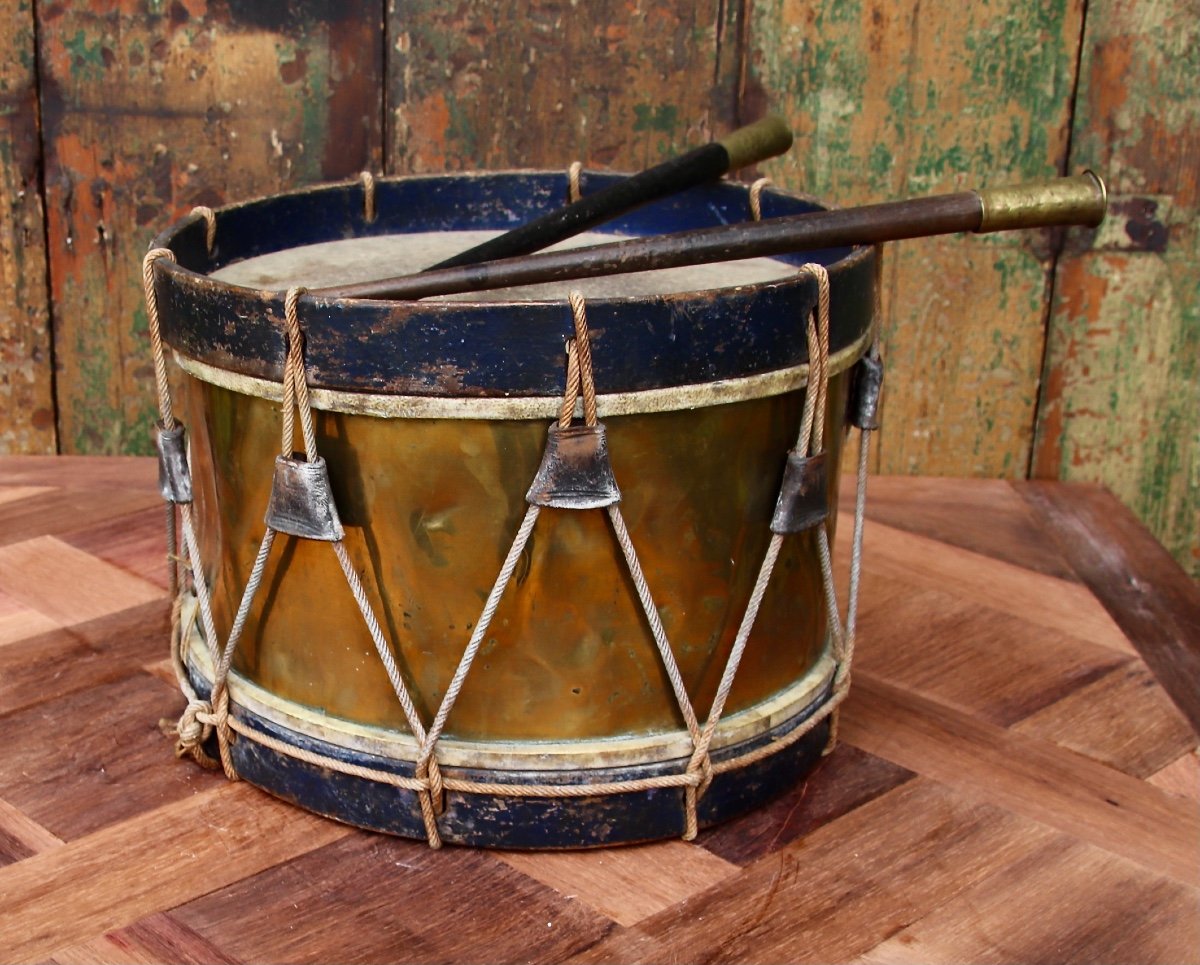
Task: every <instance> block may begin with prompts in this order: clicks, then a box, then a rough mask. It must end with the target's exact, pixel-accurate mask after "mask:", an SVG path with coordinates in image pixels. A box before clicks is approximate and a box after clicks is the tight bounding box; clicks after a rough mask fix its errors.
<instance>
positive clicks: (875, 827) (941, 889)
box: [575, 780, 1053, 962]
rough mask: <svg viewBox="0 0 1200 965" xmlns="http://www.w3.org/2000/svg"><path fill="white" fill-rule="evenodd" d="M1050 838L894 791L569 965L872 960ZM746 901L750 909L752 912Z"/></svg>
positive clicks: (979, 812)
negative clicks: (933, 912)
mask: <svg viewBox="0 0 1200 965" xmlns="http://www.w3.org/2000/svg"><path fill="white" fill-rule="evenodd" d="M1052 838H1053V833H1052V832H1050V831H1048V830H1046V829H1042V828H1038V827H1036V826H1034V825H1032V824H1031V823H1030V822H1028V821H1025V820H1023V819H1022V818H1019V817H1017V816H1016V815H1014V814H1012V813H1010V812H1004V811H1001V810H999V809H996V808H993V807H992V806H990V805H986V804H979V803H977V802H974V801H971V800H969V799H967V798H965V797H961V796H959V795H957V794H956V793H954V792H953V791H950V790H948V789H946V788H944V787H941V786H938V785H935V784H933V783H932V782H929V781H924V780H916V781H911V782H909V783H907V784H905V785H903V786H901V787H899V788H897V789H895V790H893V791H889V792H888V793H887V794H884V795H882V796H880V797H878V798H876V799H875V800H873V801H871V802H870V803H868V804H865V805H863V806H862V807H860V808H857V809H856V810H854V811H852V812H851V813H850V814H847V815H845V816H844V817H842V818H840V819H838V820H836V821H833V822H831V823H830V824H827V825H825V826H824V827H822V828H820V829H819V830H817V831H815V832H814V833H813V834H811V835H808V836H806V837H804V838H802V839H799V840H797V841H793V842H792V843H790V844H789V845H787V846H786V847H784V848H781V849H780V850H779V851H777V852H775V853H773V854H770V855H767V856H765V857H763V858H761V859H759V860H758V861H756V862H754V863H753V864H751V865H750V866H749V867H747V868H746V869H745V870H744V871H743V872H742V873H741V874H740V875H738V876H737V877H736V878H733V879H730V881H728V882H727V883H726V884H725V885H723V886H719V887H717V888H714V889H711V890H710V891H708V892H707V893H706V894H705V895H704V896H703V912H702V913H701V912H699V911H698V910H697V908H696V906H695V905H694V904H693V903H691V902H689V903H688V904H687V905H685V906H676V907H674V908H671V909H668V910H667V911H664V912H661V913H660V914H658V915H656V916H654V917H653V918H650V919H648V920H646V921H644V922H642V923H641V924H639V925H637V926H635V927H633V928H629V929H624V930H622V931H620V932H614V933H613V934H612V935H611V936H610V937H609V938H608V939H606V940H605V941H604V942H601V943H599V944H598V945H596V946H594V947H592V948H590V949H588V951H587V952H585V953H584V954H582V955H580V956H578V957H577V958H576V959H575V961H581V962H603V961H637V962H678V961H694V962H726V961H759V962H761V961H771V962H784V961H786V962H827V961H831V960H833V959H845V958H847V957H853V956H854V955H856V954H860V953H862V952H865V951H867V950H868V949H870V948H872V947H874V946H875V945H876V944H878V943H879V942H881V941H883V940H884V939H885V938H886V937H888V936H889V935H892V934H894V933H895V932H896V931H897V930H899V929H900V928H902V927H904V926H905V925H906V924H908V923H910V922H912V921H914V920H918V919H920V918H922V917H923V916H924V915H925V914H927V913H928V912H929V911H930V909H932V908H936V907H938V906H939V905H941V904H943V903H945V902H946V901H947V900H949V899H950V898H951V897H953V896H954V895H956V894H958V893H960V892H961V891H962V890H964V889H965V888H968V887H970V886H971V885H972V884H974V883H975V882H977V881H980V880H982V879H986V878H987V877H988V876H990V875H991V874H993V873H995V872H996V870H997V869H999V868H1001V867H1004V866H1005V865H1006V864H1008V863H1011V862H1015V861H1019V860H1021V859H1022V858H1024V857H1027V856H1028V855H1030V854H1035V853H1036V852H1037V851H1038V850H1040V849H1041V848H1043V847H1044V846H1045V844H1046V842H1047V841H1050V840H1052ZM750 895H754V896H756V897H755V899H754V900H747V897H748V896H750Z"/></svg>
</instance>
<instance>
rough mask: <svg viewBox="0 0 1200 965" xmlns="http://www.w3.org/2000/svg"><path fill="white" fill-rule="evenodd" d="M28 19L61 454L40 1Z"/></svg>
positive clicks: (58, 437) (50, 359) (53, 404)
mask: <svg viewBox="0 0 1200 965" xmlns="http://www.w3.org/2000/svg"><path fill="white" fill-rule="evenodd" d="M29 16H30V22H31V24H32V27H33V88H34V89H33V93H34V97H33V111H34V118H33V123H34V128H35V130H36V131H37V148H36V152H37V153H36V159H35V161H34V179H35V181H36V183H37V195H38V205H39V207H40V208H41V228H42V251H43V258H44V259H45V270H44V272H43V274H42V287H43V289H44V291H43V294H44V295H45V298H46V336H47V338H46V344H47V352H46V354H47V359H46V364H47V367H48V369H49V373H48V377H49V380H50V386H49V388H50V409H51V412H52V414H53V417H54V428H53V433H54V453H55V455H59V456H61V455H62V451H63V446H62V409H61V406H60V405H59V399H58V325H57V323H56V321H55V305H54V286H53V283H52V280H51V276H50V272H51V270H52V269H53V259H52V258H51V255H50V211H49V208H50V206H49V204H48V198H47V195H46V128H45V126H44V125H43V123H42V90H43V84H42V30H41V20H40V17H41V4H40V3H36V2H35V3H31V4H30V9H29Z"/></svg>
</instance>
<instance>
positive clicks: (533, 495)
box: [525, 422, 621, 509]
mask: <svg viewBox="0 0 1200 965" xmlns="http://www.w3.org/2000/svg"><path fill="white" fill-rule="evenodd" d="M525 499H526V501H527V502H529V503H532V504H533V505H535V506H553V507H554V508H555V509H602V508H603V507H605V506H611V505H613V504H614V503H619V502H620V501H621V491H620V490H619V489H618V488H617V480H616V478H615V477H614V476H613V471H612V462H611V460H610V459H609V457H608V439H607V437H606V436H605V434H604V425H603V424H600V425H594V426H570V427H568V428H566V429H563V428H561V427H560V426H559V425H558V423H557V422H556V423H554V424H553V425H551V426H550V434H549V436H548V438H547V439H546V451H545V452H544V453H542V464H541V465H540V466H539V467H538V471H537V475H536V476H534V477H533V485H531V486H530V487H529V492H528V493H526V494H525Z"/></svg>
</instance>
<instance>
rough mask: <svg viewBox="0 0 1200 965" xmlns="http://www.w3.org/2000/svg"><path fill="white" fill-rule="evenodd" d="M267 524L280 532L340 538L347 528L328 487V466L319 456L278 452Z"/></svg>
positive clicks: (328, 540)
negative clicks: (282, 454) (280, 453)
mask: <svg viewBox="0 0 1200 965" xmlns="http://www.w3.org/2000/svg"><path fill="white" fill-rule="evenodd" d="M267 525H268V526H270V527H271V529H273V530H275V531H276V532H277V533H286V534H288V535H289V536H300V537H303V538H304V539H320V540H325V541H327V542H330V543H334V542H337V541H338V540H340V539H341V538H342V537H343V536H345V535H346V534H345V531H344V530H343V529H342V521H341V519H340V518H339V517H338V511H337V506H336V505H334V502H333V493H332V491H331V490H330V488H329V469H328V467H327V466H326V465H325V460H324V459H322V458H321V457H320V456H318V457H317V458H316V459H314V460H313V461H312V462H309V461H308V460H306V459H304V458H303V457H301V456H299V455H293V456H276V457H275V478H274V480H273V481H272V483H271V500H270V502H269V503H268V504H267Z"/></svg>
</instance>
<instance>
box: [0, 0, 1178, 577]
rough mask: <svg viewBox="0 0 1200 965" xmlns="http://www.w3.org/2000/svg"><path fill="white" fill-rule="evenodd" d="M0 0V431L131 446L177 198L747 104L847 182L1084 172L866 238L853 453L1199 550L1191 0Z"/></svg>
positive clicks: (427, 160) (469, 164) (682, 137)
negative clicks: (873, 450)
mask: <svg viewBox="0 0 1200 965" xmlns="http://www.w3.org/2000/svg"><path fill="white" fill-rule="evenodd" d="M0 12H3V14H4V17H5V21H6V22H7V23H11V24H13V29H11V30H8V31H0V53H2V54H4V55H5V56H4V59H3V62H0V133H2V134H3V139H2V140H0V185H2V186H3V188H4V190H5V200H6V203H5V205H4V207H3V208H2V209H0V218H2V219H3V224H0V230H2V232H3V233H2V234H0V285H2V286H3V288H4V289H5V291H9V290H11V291H13V292H14V293H15V297H10V298H6V299H5V300H4V301H3V303H0V345H3V348H4V356H3V366H2V376H0V378H2V381H0V392H2V393H3V394H4V396H5V399H6V402H7V403H8V405H7V409H6V411H5V412H4V413H3V414H2V415H0V450H10V451H52V450H53V449H54V448H55V446H58V447H59V448H61V449H62V450H63V451H68V452H111V451H146V450H147V448H148V433H147V428H148V426H149V425H150V421H151V413H152V404H151V391H150V382H151V380H150V377H149V371H148V368H147V365H146V361H145V346H144V328H145V319H144V316H143V314H142V308H141V298H140V293H139V287H138V282H137V266H138V260H139V258H140V255H141V252H142V251H143V250H144V247H145V244H146V242H147V240H148V239H149V237H150V236H151V234H152V232H153V231H154V230H155V229H157V228H160V227H162V226H163V225H165V224H166V223H168V222H169V221H170V220H171V219H172V218H174V217H176V216H178V215H179V214H181V213H183V212H185V211H187V210H188V209H189V208H190V207H191V206H192V205H193V204H196V203H209V204H212V203H220V202H222V201H225V200H232V199H234V198H240V197H245V196H248V195H253V194H260V193H266V192H271V191H276V190H280V189H282V188H285V187H288V186H291V185H297V184H302V183H307V182H312V181H318V180H327V179H332V178H341V177H345V176H348V175H352V174H353V173H354V172H356V171H358V170H360V169H362V168H370V169H373V170H376V171H378V170H384V171H386V172H388V173H405V172H421V171H438V170H448V169H450V170H453V169H465V168H500V167H513V166H559V165H564V164H566V163H567V162H568V161H570V160H572V159H575V158H579V159H581V160H583V161H584V162H585V163H587V164H589V165H592V166H608V167H613V168H618V169H626V170H628V169H633V168H637V167H640V166H643V165H646V164H649V163H652V162H654V161H656V160H659V159H661V158H662V157H664V156H666V155H668V154H670V153H672V152H674V151H677V150H679V149H682V148H684V147H687V146H690V145H693V144H696V143H699V142H702V141H705V140H708V139H709V138H710V137H712V136H713V135H714V134H716V133H719V132H721V131H724V130H727V129H729V128H730V127H732V126H733V125H735V124H736V123H737V122H738V121H744V120H749V119H753V118H754V117H756V116H758V115H759V114H761V113H762V112H764V111H766V110H768V109H769V110H774V111H778V112H780V113H782V114H784V116H785V117H787V118H788V119H789V120H790V121H791V123H792V124H793V127H794V129H795V131H796V134H797V145H796V147H795V148H794V149H793V151H792V153H791V154H790V155H789V156H788V157H787V158H786V159H781V160H778V161H774V162H770V163H769V164H767V165H765V166H764V170H765V173H768V174H770V175H771V176H772V177H773V178H774V179H775V180H776V181H777V182H778V183H780V184H782V185H784V186H786V187H789V188H793V189H797V190H801V191H806V192H809V193H813V194H816V195H819V196H822V197H825V198H828V199H831V200H834V201H836V202H838V203H842V204H846V203H852V202H858V201H866V200H871V199H879V198H891V197H896V196H899V195H905V194H920V193H926V192H933V191H942V190H954V189H956V188H960V187H963V186H973V185H980V184H987V183H992V184H995V183H1001V182H1004V181H1012V180H1018V179H1023V178H1030V177H1040V176H1045V175H1052V174H1056V173H1064V172H1068V171H1076V170H1078V169H1079V168H1080V167H1082V166H1086V165H1089V164H1090V165H1094V166H1095V167H1096V168H1097V169H1098V170H1100V171H1102V172H1104V173H1105V174H1107V175H1108V176H1109V178H1110V179H1111V180H1112V182H1113V187H1114V192H1115V193H1116V194H1117V195H1119V205H1118V207H1119V208H1120V210H1121V212H1122V215H1121V217H1119V218H1116V219H1114V220H1113V222H1112V223H1111V224H1110V225H1109V226H1107V227H1106V228H1105V229H1104V231H1103V232H1102V233H1101V234H1100V235H1099V236H1093V234H1091V233H1088V232H1083V231H1071V232H1065V233H1064V232H1029V233H1023V234H1019V235H1011V236H1005V237H995V238H948V239H932V240H927V241H921V242H911V243H907V244H904V245H897V246H893V247H892V248H891V249H890V250H889V252H888V257H887V261H886V269H885V276H884V302H885V306H884V307H885V316H884V329H883V336H884V340H885V347H886V351H887V354H888V359H889V368H890V373H891V375H890V385H889V393H888V396H887V401H886V411H885V414H884V420H885V428H886V431H885V433H884V435H883V438H882V445H881V446H880V449H879V454H878V458H877V467H878V468H880V469H882V470H883V471H887V472H905V473H908V472H912V473H929V474H947V475H990V476H1015V477H1021V476H1025V475H1029V474H1031V473H1032V474H1036V475H1039V476H1049V477H1052V478H1057V477H1062V478H1071V479H1099V480H1101V481H1104V482H1106V483H1108V484H1109V485H1110V486H1112V487H1113V488H1114V490H1115V491H1116V492H1118V493H1119V494H1120V495H1121V496H1122V498H1124V499H1125V500H1126V502H1128V503H1129V504H1130V505H1131V506H1133V507H1134V508H1135V509H1136V510H1137V511H1138V512H1139V513H1140V514H1141V515H1142V518H1143V519H1145V520H1146V521H1147V522H1148V524H1149V525H1150V526H1151V527H1152V528H1153V529H1154V531H1155V532H1156V533H1157V534H1158V535H1159V536H1160V538H1162V539H1163V540H1164V541H1165V542H1166V543H1167V545H1168V546H1169V547H1170V548H1171V549H1172V551H1173V552H1174V553H1175V554H1176V556H1177V558H1179V559H1181V560H1182V561H1183V562H1184V563H1185V565H1187V566H1189V567H1190V568H1191V570H1192V571H1193V572H1194V573H1200V547H1198V545H1197V539H1198V537H1197V535H1196V534H1197V530H1198V529H1200V522H1198V518H1197V517H1198V513H1200V492H1198V490H1200V468H1198V461H1200V442H1198V441H1197V433H1198V432H1200V414H1198V410H1200V401H1198V399H1197V394H1196V393H1197V391H1200V390H1197V381H1198V379H1197V376H1198V373H1197V362H1196V359H1197V355H1198V346H1197V341H1198V339H1200V335H1198V334H1197V331H1198V327H1200V320H1198V315H1200V308H1198V307H1197V294H1196V286H1195V284H1194V282H1193V281H1191V279H1194V277H1195V265H1196V246H1197V240H1196V232H1195V227H1194V226H1195V221H1196V166H1195V164H1194V162H1192V160H1191V159H1192V158H1194V156H1195V151H1196V147H1197V144H1196V141H1197V134H1196V130H1197V127H1196V125H1197V121H1196V114H1197V111H1198V110H1200V106H1198V105H1200V95H1198V94H1197V93H1196V91H1195V82H1196V79H1197V76H1198V74H1200V71H1198V70H1197V67H1198V64H1197V60H1196V57H1197V55H1196V53H1195V51H1196V49H1197V45H1196V43H1195V41H1196V39H1197V38H1196V36H1195V32H1196V29H1197V28H1196V24H1197V22H1200V8H1198V6H1197V3H1196V0H1146V2H1142V0H1139V2H1136V3H1135V2H1132V0H1057V2H1054V3H1041V2H1035V0H990V2H988V3H985V4H948V3H945V4H935V3H929V2H927V0H926V2H920V0H811V2H803V3H801V2H798V0H739V2H731V0H707V2H695V0H660V2H658V3H655V4H650V3H644V2H633V0H620V2H618V0H593V2H588V3H573V2H568V0H495V2H489V0H454V2H450V0H391V2H386V3H385V0H351V2H336V0H270V2H251V0H120V2H111V3H103V4H101V3H99V2H94V0H93V2H87V0H65V2H53V3H52V2H46V0H39V2H36V3H31V2H30V0H0ZM35 93H40V97H41V105H42V114H41V118H40V123H41V129H40V131H39V128H38V124H39V118H38V113H37V110H36V101H35V99H34V95H35ZM42 155H44V158H43V157H42ZM39 173H41V174H42V175H43V177H44V194H39V191H38V190H37V187H38V177H39ZM21 188H24V193H21V191H20V189H21ZM14 198H15V199H16V200H13V199H14ZM43 200H44V202H45V210H46V212H47V217H46V219H45V224H46V230H45V233H44V234H43V231H42V224H43V220H42V207H41V205H42V202H43ZM11 239H19V240H17V241H13V240H11ZM1064 246H1065V247H1064ZM51 319H53V338H51V333H50V320H51Z"/></svg>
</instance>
